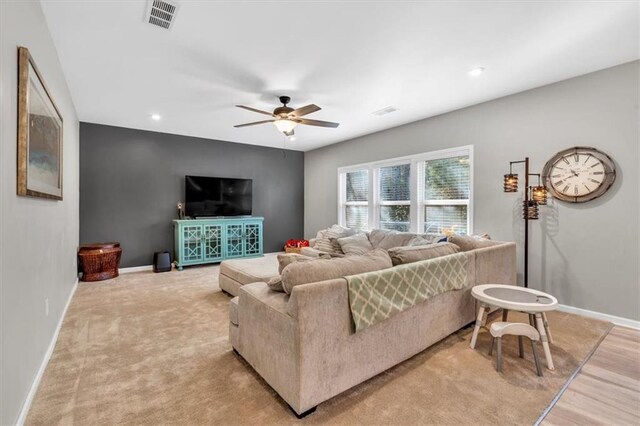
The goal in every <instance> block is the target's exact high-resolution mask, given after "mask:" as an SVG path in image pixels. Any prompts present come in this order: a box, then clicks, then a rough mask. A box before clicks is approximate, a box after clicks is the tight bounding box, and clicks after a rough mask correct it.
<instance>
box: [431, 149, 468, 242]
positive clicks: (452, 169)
mask: <svg viewBox="0 0 640 426" xmlns="http://www.w3.org/2000/svg"><path fill="white" fill-rule="evenodd" d="M469 163H470V160H469V156H468V155H462V156H456V157H450V158H440V159H434V160H427V161H425V162H424V164H423V167H424V183H423V191H424V198H423V200H424V209H423V215H424V216H423V217H424V230H423V232H426V233H438V234H441V233H443V232H444V230H453V232H455V233H456V234H467V233H468V231H469V217H468V216H469V215H468V206H469V199H470V164H469Z"/></svg>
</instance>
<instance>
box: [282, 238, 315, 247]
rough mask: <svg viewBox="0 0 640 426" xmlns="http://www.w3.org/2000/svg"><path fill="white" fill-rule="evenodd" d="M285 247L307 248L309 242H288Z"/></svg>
mask: <svg viewBox="0 0 640 426" xmlns="http://www.w3.org/2000/svg"><path fill="white" fill-rule="evenodd" d="M285 247H292V248H300V247H309V241H307V240H288V241H287V244H285Z"/></svg>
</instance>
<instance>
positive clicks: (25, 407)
mask: <svg viewBox="0 0 640 426" xmlns="http://www.w3.org/2000/svg"><path fill="white" fill-rule="evenodd" d="M77 288H78V280H77V279H76V282H75V284H74V285H73V288H72V289H71V293H70V294H69V298H68V299H67V303H66V305H65V306H64V309H63V310H62V314H61V315H60V320H58V325H57V327H56V330H55V331H54V333H53V336H52V337H51V342H50V343H49V347H48V348H47V351H46V352H45V354H44V358H43V359H42V363H41V364H40V368H39V369H38V372H37V373H36V376H35V377H34V379H33V382H32V383H31V388H30V389H29V393H27V398H26V399H25V401H24V403H23V404H22V409H21V410H20V414H19V415H18V420H17V421H16V425H17V426H22V425H24V422H25V420H27V414H29V409H30V408H31V403H32V402H33V398H34V397H35V396H36V392H37V390H38V386H39V385H40V380H42V375H43V374H44V370H45V369H46V368H47V365H48V364H49V359H51V355H53V350H54V349H55V347H56V343H57V342H58V335H59V334H60V329H61V328H62V323H63V321H64V317H65V316H66V315H67V309H69V305H70V304H71V299H73V295H74V294H76V289H77Z"/></svg>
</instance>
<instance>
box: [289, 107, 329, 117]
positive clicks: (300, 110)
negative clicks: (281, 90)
mask: <svg viewBox="0 0 640 426" xmlns="http://www.w3.org/2000/svg"><path fill="white" fill-rule="evenodd" d="M321 109H322V108H320V107H319V106H318V105H314V104H310V105H307V106H303V107H301V108H298V109H296V110H294V111H291V113H290V114H291V115H293V116H295V117H302V116H303V115H307V114H311V113H312V112H316V111H320V110H321Z"/></svg>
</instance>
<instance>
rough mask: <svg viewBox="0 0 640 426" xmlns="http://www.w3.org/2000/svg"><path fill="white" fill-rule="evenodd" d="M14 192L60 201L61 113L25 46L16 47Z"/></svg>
mask: <svg viewBox="0 0 640 426" xmlns="http://www.w3.org/2000/svg"><path fill="white" fill-rule="evenodd" d="M17 177H18V195H24V196H31V197H41V198H50V199H53V200H62V116H61V115H60V112H59V111H58V108H56V105H55V103H54V102H53V99H52V98H51V94H50V92H49V91H48V90H47V86H46V85H45V82H44V80H43V78H42V75H41V74H40V72H39V71H38V68H37V67H36V64H35V62H34V61H33V58H32V57H31V55H30V54H29V50H28V49H27V48H26V47H19V48H18V176H17Z"/></svg>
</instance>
